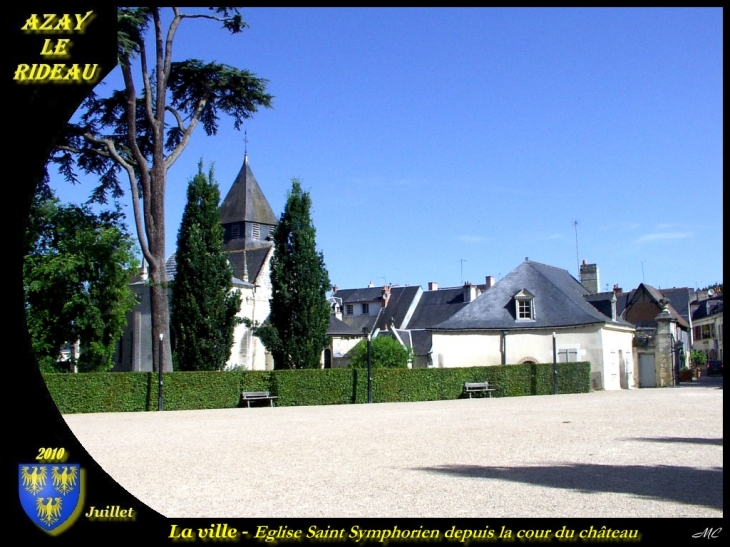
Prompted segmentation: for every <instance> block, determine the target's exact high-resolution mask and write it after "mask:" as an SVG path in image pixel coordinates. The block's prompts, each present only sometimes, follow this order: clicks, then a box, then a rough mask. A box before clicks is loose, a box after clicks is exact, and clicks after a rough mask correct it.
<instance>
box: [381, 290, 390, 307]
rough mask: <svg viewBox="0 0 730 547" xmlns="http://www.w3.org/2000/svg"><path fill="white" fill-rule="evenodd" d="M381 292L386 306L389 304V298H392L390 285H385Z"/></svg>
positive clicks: (383, 303) (383, 305)
mask: <svg viewBox="0 0 730 547" xmlns="http://www.w3.org/2000/svg"><path fill="white" fill-rule="evenodd" d="M380 294H381V298H382V307H383V308H384V307H386V306H387V305H388V300H390V285H384V286H383V288H382V290H381V291H380Z"/></svg>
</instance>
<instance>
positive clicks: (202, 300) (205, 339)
mask: <svg viewBox="0 0 730 547" xmlns="http://www.w3.org/2000/svg"><path fill="white" fill-rule="evenodd" d="M202 170H203V163H202V162H201V163H200V164H199V165H198V174H197V175H195V177H194V178H193V179H192V180H191V181H190V184H189V185H188V202H187V204H186V205H185V211H184V213H183V218H182V223H181V224H180V231H179V232H178V235H177V253H176V255H175V260H176V262H177V272H176V274H175V280H174V282H173V284H172V309H171V326H172V329H171V330H172V333H173V337H174V338H173V363H174V365H175V369H177V370H223V368H224V367H225V365H226V361H227V360H228V356H229V354H230V351H231V345H233V329H234V328H235V326H236V325H237V324H238V323H239V322H240V321H239V319H238V318H237V317H236V313H237V312H238V310H239V309H240V307H241V295H240V293H239V292H238V291H232V290H231V289H232V288H233V284H232V275H233V272H232V270H231V267H230V264H229V263H228V260H227V259H226V256H225V254H223V228H222V227H221V224H220V213H219V212H218V202H219V201H220V192H219V190H218V184H216V182H215V181H214V180H213V171H212V169H211V171H210V174H209V175H208V177H206V176H205V175H204V174H203V171H202Z"/></svg>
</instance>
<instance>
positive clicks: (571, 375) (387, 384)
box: [43, 362, 591, 414]
mask: <svg viewBox="0 0 730 547" xmlns="http://www.w3.org/2000/svg"><path fill="white" fill-rule="evenodd" d="M590 370H591V366H590V363H586V362H583V363H559V364H558V392H559V393H587V392H589V391H590V390H591V383H590ZM43 377H44V378H45V381H46V385H47V386H48V391H49V392H50V393H51V396H52V397H53V400H54V401H55V402H56V405H57V406H58V409H59V411H60V412H61V413H63V414H71V413H79V412H140V411H145V410H156V409H157V396H158V375H157V373H152V372H121V373H114V372H103V373H91V372H90V373H85V374H44V375H43ZM484 381H488V382H489V383H490V384H491V386H492V387H494V388H495V389H496V391H494V393H493V396H494V397H521V396H526V395H549V394H552V393H553V365H552V363H546V364H522V365H499V366H491V367H467V368H430V369H426V368H420V369H391V368H380V369H374V370H373V402H376V403H384V402H412V401H438V400H447V399H458V398H460V397H464V394H463V389H464V383H465V382H484ZM163 388H164V389H163V398H164V400H163V406H164V409H165V410H192V409H203V408H235V407H237V406H240V396H241V392H242V391H270V392H271V393H272V395H276V396H278V399H277V401H276V404H277V405H278V406H306V405H341V404H352V403H365V402H367V371H366V370H356V369H326V370H276V371H225V372H171V373H165V374H163Z"/></svg>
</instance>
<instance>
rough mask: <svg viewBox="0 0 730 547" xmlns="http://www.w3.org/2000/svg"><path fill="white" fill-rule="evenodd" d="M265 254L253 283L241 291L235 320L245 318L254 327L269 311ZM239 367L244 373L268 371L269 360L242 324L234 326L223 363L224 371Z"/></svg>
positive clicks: (260, 322) (267, 355)
mask: <svg viewBox="0 0 730 547" xmlns="http://www.w3.org/2000/svg"><path fill="white" fill-rule="evenodd" d="M272 252H273V248H272V249H271V250H270V251H269V254H268V256H267V257H266V260H265V261H264V264H263V265H262V267H261V270H260V271H259V275H258V277H257V278H256V279H255V280H254V281H253V283H254V284H255V285H256V286H255V287H254V288H248V287H245V288H241V289H238V290H240V292H241V297H242V298H241V300H242V302H241V310H240V311H239V312H238V314H237V315H238V317H240V318H242V319H243V318H248V319H249V320H251V321H253V322H254V323H255V324H258V325H260V324H262V323H263V322H264V321H265V320H266V318H267V317H268V316H269V312H270V311H271V307H270V303H269V299H270V298H271V278H270V276H269V272H270V271H271V269H270V261H271V254H272ZM237 367H241V368H244V369H246V370H271V369H273V360H272V359H271V358H270V354H269V353H268V352H267V351H266V348H265V347H264V345H263V344H262V343H261V340H260V339H259V338H258V337H257V336H255V335H254V334H253V332H252V329H250V328H248V327H247V326H246V325H244V324H241V325H238V326H237V327H236V329H235V331H234V333H233V346H232V347H231V356H230V358H229V359H228V363H226V368H229V369H230V368H237Z"/></svg>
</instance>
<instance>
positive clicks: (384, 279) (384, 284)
mask: <svg viewBox="0 0 730 547" xmlns="http://www.w3.org/2000/svg"><path fill="white" fill-rule="evenodd" d="M378 279H382V280H383V287H385V286H386V285H388V280H387V279H386V278H385V276H384V275H381V276H380V277H378Z"/></svg>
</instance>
